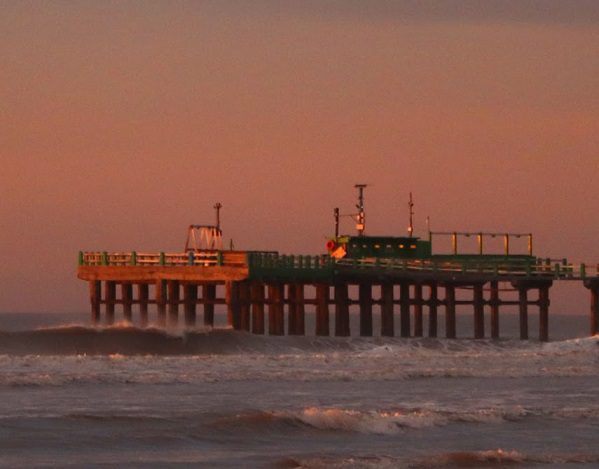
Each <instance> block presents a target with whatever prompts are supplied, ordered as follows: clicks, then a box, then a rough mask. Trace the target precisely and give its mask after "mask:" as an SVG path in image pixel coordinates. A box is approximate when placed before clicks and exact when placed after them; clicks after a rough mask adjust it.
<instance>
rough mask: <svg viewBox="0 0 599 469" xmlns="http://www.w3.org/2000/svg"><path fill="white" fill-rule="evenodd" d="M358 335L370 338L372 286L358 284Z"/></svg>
mask: <svg viewBox="0 0 599 469" xmlns="http://www.w3.org/2000/svg"><path fill="white" fill-rule="evenodd" d="M358 289H359V295H360V335H361V336H365V337H371V336H372V284H370V283H366V282H363V283H360V286H359V287H358Z"/></svg>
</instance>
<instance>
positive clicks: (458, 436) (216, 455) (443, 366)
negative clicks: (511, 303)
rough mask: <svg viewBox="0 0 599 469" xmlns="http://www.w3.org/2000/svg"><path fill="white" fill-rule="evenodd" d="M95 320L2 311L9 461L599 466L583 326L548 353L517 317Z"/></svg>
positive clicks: (565, 322) (579, 322) (593, 345)
mask: <svg viewBox="0 0 599 469" xmlns="http://www.w3.org/2000/svg"><path fill="white" fill-rule="evenodd" d="M86 319H87V318H86V317H85V316H83V320H82V317H81V316H75V315H42V314H28V315H27V314H24V315H10V314H5V315H0V330H1V331H2V332H1V333H0V464H1V465H3V466H5V467H15V466H21V467H32V466H47V465H50V466H74V467H81V466H85V467H89V466H95V465H100V466H119V467H120V466H123V465H126V466H134V467H135V466H139V467H141V466H143V467H147V466H150V467H162V466H165V465H178V466H190V467H192V466H193V467H198V466H203V467H414V468H428V467H447V468H449V467H508V466H509V467H537V466H538V467H545V466H548V467H578V466H580V467H599V399H597V396H599V337H585V334H586V331H587V329H588V318H587V317H584V316H583V317H579V316H559V315H552V316H551V328H550V334H551V336H552V339H553V340H552V341H551V342H549V343H545V344H543V343H539V342H537V341H535V340H532V341H529V342H521V341H519V340H515V339H510V338H509V337H510V336H511V337H515V336H516V335H517V318H516V317H515V316H513V317H512V316H510V315H505V316H502V333H503V335H504V336H505V337H506V338H502V340H499V341H492V340H472V339H468V338H464V339H458V340H446V339H427V338H423V339H400V338H380V337H374V338H316V337H258V336H251V335H249V334H246V333H240V332H234V331H231V330H222V329H221V330H214V331H207V330H196V331H182V330H172V331H163V330H160V329H156V328H149V329H139V328H136V327H134V326H131V325H127V324H118V325H116V326H114V327H110V328H106V327H101V328H96V329H94V328H91V327H89V326H88V325H87V324H86ZM353 319H354V320H355V318H353ZM533 320H534V318H533V317H531V332H532V331H533V330H535V329H534V327H535V326H534V323H533ZM458 325H459V327H460V330H459V333H460V335H461V336H463V337H468V336H471V331H472V327H471V323H470V318H469V317H467V316H460V320H459V321H458ZM442 330H443V329H442V328H440V331H442ZM531 335H533V334H531Z"/></svg>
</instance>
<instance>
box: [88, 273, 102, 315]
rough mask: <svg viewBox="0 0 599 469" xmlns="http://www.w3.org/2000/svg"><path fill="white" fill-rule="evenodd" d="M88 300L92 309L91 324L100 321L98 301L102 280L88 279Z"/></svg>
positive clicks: (100, 295) (100, 294)
mask: <svg viewBox="0 0 599 469" xmlns="http://www.w3.org/2000/svg"><path fill="white" fill-rule="evenodd" d="M89 300H90V303H91V310H92V324H93V325H94V326H96V325H98V324H99V323H100V303H101V301H102V282H99V281H98V280H90V281H89Z"/></svg>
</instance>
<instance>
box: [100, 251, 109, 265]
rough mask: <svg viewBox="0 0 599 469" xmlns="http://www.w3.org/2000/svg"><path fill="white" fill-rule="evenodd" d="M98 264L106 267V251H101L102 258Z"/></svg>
mask: <svg viewBox="0 0 599 469" xmlns="http://www.w3.org/2000/svg"><path fill="white" fill-rule="evenodd" d="M100 263H101V264H102V265H108V253H107V252H106V251H102V257H101V261H100Z"/></svg>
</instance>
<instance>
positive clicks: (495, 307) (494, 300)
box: [489, 280, 500, 339]
mask: <svg viewBox="0 0 599 469" xmlns="http://www.w3.org/2000/svg"><path fill="white" fill-rule="evenodd" d="M490 288H491V296H490V300H489V304H490V306H491V338H492V339H499V304H500V301H499V282H497V280H492V281H491V284H490Z"/></svg>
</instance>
